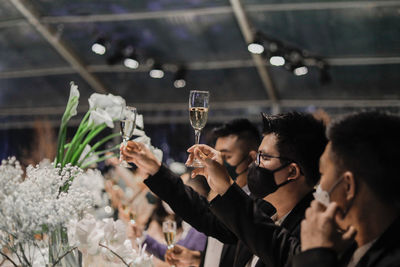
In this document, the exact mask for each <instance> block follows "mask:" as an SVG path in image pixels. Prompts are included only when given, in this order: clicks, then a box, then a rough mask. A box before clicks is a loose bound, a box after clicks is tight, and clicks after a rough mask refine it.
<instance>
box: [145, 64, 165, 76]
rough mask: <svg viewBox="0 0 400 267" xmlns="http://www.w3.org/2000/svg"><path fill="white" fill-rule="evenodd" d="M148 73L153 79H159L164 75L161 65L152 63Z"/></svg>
mask: <svg viewBox="0 0 400 267" xmlns="http://www.w3.org/2000/svg"><path fill="white" fill-rule="evenodd" d="M149 75H150V77H151V78H154V79H161V78H162V77H164V71H163V69H162V67H161V65H160V64H154V66H153V68H152V69H151V70H150V73H149Z"/></svg>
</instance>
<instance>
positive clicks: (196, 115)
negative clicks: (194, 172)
mask: <svg viewBox="0 0 400 267" xmlns="http://www.w3.org/2000/svg"><path fill="white" fill-rule="evenodd" d="M209 97H210V93H209V92H208V91H197V90H192V91H190V95H189V118H190V124H191V125H192V127H193V129H194V134H195V144H196V145H197V144H199V142H200V134H201V130H202V129H203V128H204V126H205V125H206V123H207V118H208V99H209ZM188 167H195V168H198V167H204V166H203V164H202V163H201V162H200V161H199V160H198V159H197V158H195V159H194V160H193V162H192V164H191V165H188Z"/></svg>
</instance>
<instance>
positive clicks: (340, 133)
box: [328, 111, 400, 207]
mask: <svg viewBox="0 0 400 267" xmlns="http://www.w3.org/2000/svg"><path fill="white" fill-rule="evenodd" d="M328 139H329V140H330V141H331V144H332V146H331V151H332V154H331V156H332V157H331V159H332V160H333V161H334V162H335V163H336V164H337V166H338V172H344V171H347V170H348V171H351V172H352V173H353V175H354V177H355V178H356V179H362V180H363V181H364V182H365V183H366V184H367V185H368V186H369V188H370V189H371V190H372V191H373V192H375V193H376V195H377V196H378V197H380V198H381V199H382V200H383V201H386V202H389V203H393V204H397V205H398V207H400V205H399V204H400V194H399V189H400V177H399V172H398V166H397V165H398V164H399V163H400V117H399V116H396V115H393V114H388V113H383V112H377V111H369V112H361V113H356V114H351V115H347V116H346V117H344V118H342V119H339V120H338V121H336V122H334V123H332V125H331V126H330V128H329V130H328Z"/></svg>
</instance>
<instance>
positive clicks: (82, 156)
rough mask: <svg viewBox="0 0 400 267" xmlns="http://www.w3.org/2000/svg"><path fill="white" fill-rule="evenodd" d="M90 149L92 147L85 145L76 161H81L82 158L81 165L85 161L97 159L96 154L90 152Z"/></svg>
mask: <svg viewBox="0 0 400 267" xmlns="http://www.w3.org/2000/svg"><path fill="white" fill-rule="evenodd" d="M91 149H92V147H91V146H90V145H86V146H85V148H84V149H83V151H82V154H81V156H80V157H79V160H78V162H81V161H82V160H83V162H82V165H85V164H86V163H89V162H93V161H96V160H98V159H99V157H98V156H97V155H96V154H94V153H90V150H91ZM88 153H90V154H89V155H88ZM87 155H88V157H86V156H87Z"/></svg>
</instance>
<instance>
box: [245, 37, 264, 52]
mask: <svg viewBox="0 0 400 267" xmlns="http://www.w3.org/2000/svg"><path fill="white" fill-rule="evenodd" d="M247 49H248V50H249V52H250V53H253V54H258V55H259V54H262V52H264V46H263V44H262V43H261V41H259V40H257V39H255V40H254V41H253V42H251V43H250V44H249V45H248V46H247Z"/></svg>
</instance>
